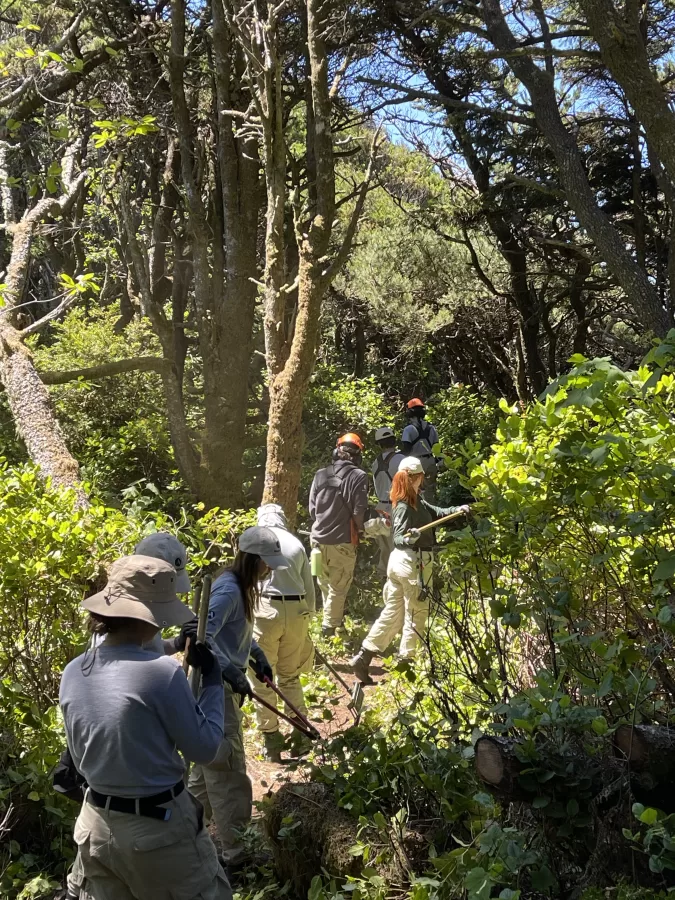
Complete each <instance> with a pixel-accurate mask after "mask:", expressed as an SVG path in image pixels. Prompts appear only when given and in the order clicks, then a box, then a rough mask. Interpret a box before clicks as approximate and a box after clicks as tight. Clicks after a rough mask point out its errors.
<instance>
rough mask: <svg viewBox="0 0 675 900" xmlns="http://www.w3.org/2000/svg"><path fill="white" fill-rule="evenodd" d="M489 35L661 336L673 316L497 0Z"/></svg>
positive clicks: (612, 264)
mask: <svg viewBox="0 0 675 900" xmlns="http://www.w3.org/2000/svg"><path fill="white" fill-rule="evenodd" d="M482 7H483V15H484V18H485V24H486V26H487V31H488V35H489V37H490V40H491V41H492V43H493V44H494V46H495V47H496V48H497V49H498V50H499V51H501V52H502V53H503V54H504V56H505V58H506V59H507V60H508V64H509V66H510V67H511V69H512V70H513V72H514V74H515V75H516V77H517V78H518V79H520V81H521V82H522V84H523V85H524V86H525V88H526V89H527V91H528V94H529V95H530V101H531V103H532V108H533V110H534V114H535V118H536V120H537V124H538V125H539V128H540V129H541V132H542V134H543V135H544V137H545V138H546V139H547V141H548V143H549V146H550V147H551V150H552V152H553V155H554V156H555V158H556V162H557V163H558V171H559V175H560V182H561V184H562V186H563V188H564V190H565V194H566V195H567V199H568V201H569V203H570V205H571V206H572V208H573V209H574V210H575V212H576V214H577V216H578V217H579V221H580V222H581V225H582V226H583V227H584V228H585V230H586V231H587V232H588V234H589V235H590V237H591V239H592V240H593V241H594V242H595V244H596V246H597V248H598V251H599V252H600V254H601V256H602V257H603V259H604V260H605V262H606V263H607V265H608V267H609V269H610V271H611V272H612V274H613V275H614V277H615V278H616V280H617V282H618V283H619V285H620V286H621V288H622V289H623V291H624V293H625V295H626V297H627V299H628V301H629V303H630V304H631V305H632V307H633V309H634V310H635V312H636V314H637V315H638V316H639V317H640V319H641V320H642V323H643V324H644V326H645V327H646V328H648V329H651V330H652V331H653V332H654V334H656V335H658V336H659V337H662V336H664V335H665V334H666V333H667V332H668V329H669V328H670V318H669V316H668V315H667V313H666V310H665V309H664V307H663V305H662V304H661V302H660V300H659V297H658V294H657V293H656V291H655V290H654V288H653V287H652V285H651V283H650V282H649V279H648V278H647V275H646V273H645V272H644V271H643V270H642V269H641V268H640V267H639V266H638V265H637V263H636V262H635V261H634V260H633V258H632V256H631V254H630V252H629V251H628V250H627V249H626V247H625V243H624V240H623V238H622V237H621V235H620V234H619V232H618V231H617V230H616V228H615V227H614V226H613V225H612V223H611V222H610V220H609V218H608V217H607V216H606V215H605V213H604V212H603V211H602V210H601V209H600V207H599V206H598V203H597V201H596V198H595V195H594V193H593V191H592V189H591V186H590V184H589V183H588V178H587V176H586V172H585V170H584V166H583V163H582V161H581V155H580V153H579V148H578V147H577V145H576V142H575V140H574V138H573V137H572V135H571V134H570V132H569V131H568V130H567V129H566V128H565V126H564V124H563V121H562V119H561V117H560V111H559V109H558V101H557V97H556V93H555V82H554V80H553V78H551V76H550V75H549V74H548V73H547V72H545V71H543V70H542V69H540V68H539V67H538V66H536V65H535V64H534V63H533V62H532V60H531V59H529V58H528V57H526V56H524V55H522V54H519V53H518V47H519V45H518V42H517V41H516V39H515V37H514V35H513V33H512V32H511V30H510V28H509V26H508V24H507V22H506V19H505V18H504V15H503V13H502V10H501V7H500V4H499V0H482Z"/></svg>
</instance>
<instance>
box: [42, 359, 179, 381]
mask: <svg viewBox="0 0 675 900" xmlns="http://www.w3.org/2000/svg"><path fill="white" fill-rule="evenodd" d="M169 368H170V363H169V362H168V360H166V359H162V358H161V357H158V356H138V357H135V358H133V359H118V360H115V361H113V362H108V363H101V365H99V366H88V367H86V368H84V369H71V370H69V371H65V372H58V371H54V372H38V375H39V376H40V381H42V383H43V384H68V383H69V382H71V381H78V380H79V379H82V380H83V381H95V380H97V379H98V378H109V377H110V376H112V375H123V374H124V373H125V372H159V373H160V374H161V373H162V372H164V371H166V370H167V369H169Z"/></svg>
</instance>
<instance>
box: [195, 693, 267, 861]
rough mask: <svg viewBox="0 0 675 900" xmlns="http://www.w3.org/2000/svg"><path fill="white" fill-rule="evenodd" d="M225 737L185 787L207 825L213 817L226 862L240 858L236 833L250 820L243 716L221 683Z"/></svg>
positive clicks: (239, 844) (232, 697) (249, 788)
mask: <svg viewBox="0 0 675 900" xmlns="http://www.w3.org/2000/svg"><path fill="white" fill-rule="evenodd" d="M223 691H224V693H225V721H224V732H225V736H224V737H223V740H222V742H221V744H220V747H219V748H218V753H217V754H216V758H215V759H214V760H213V761H212V762H210V763H209V764H208V765H207V766H195V767H194V768H193V769H192V772H191V773H190V780H189V783H188V787H189V788H190V791H191V792H192V793H193V794H194V795H195V797H196V798H197V800H199V802H200V803H201V804H202V806H203V807H204V817H205V820H206V821H207V822H208V821H209V819H211V818H213V821H214V822H215V823H216V829H217V831H218V838H219V840H220V843H221V846H222V848H223V858H224V860H225V862H226V863H232V862H236V861H237V859H239V858H240V857H241V856H242V855H243V852H244V851H243V848H242V846H241V838H240V835H239V832H240V831H244V829H245V828H247V826H248V825H249V823H250V821H251V813H252V810H253V790H252V787H251V781H250V779H249V777H248V775H247V774H246V751H245V749H244V734H243V731H242V720H243V713H242V711H241V709H240V708H239V695H238V694H233V693H232V688H231V687H230V685H229V684H228V683H227V682H225V683H224V684H223Z"/></svg>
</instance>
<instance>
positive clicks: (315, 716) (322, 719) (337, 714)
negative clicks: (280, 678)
mask: <svg viewBox="0 0 675 900" xmlns="http://www.w3.org/2000/svg"><path fill="white" fill-rule="evenodd" d="M326 653H327V652H326V651H325V650H323V651H322V655H324V656H326ZM350 657H351V654H349V655H346V656H335V655H329V656H327V658H328V661H329V662H330V664H331V665H332V666H333V668H334V669H335V670H336V671H337V672H339V674H340V675H341V677H342V678H343V679H344V681H345V682H346V684H348V685H349V688H350V691H351V689H352V688H353V687H354V684H355V683H356V678H355V677H354V675H353V674H352V671H351V668H350V665H349V660H350ZM371 674H372V677H373V680H374V681H375V685H373V686H371V687H366V688H365V689H364V694H365V697H364V702H363V709H362V712H365V710H366V709H367V707H368V696H369V693H370V692H372V691H373V690H374V688H375V686H376V685H377V683H378V682H379V681H380V680H381V679H382V677H383V676H384V669H383V668H382V667H381V665H380V660H379V659H378V658H375V659H374V660H373V663H372V666H371ZM304 690H305V697H306V701H307V706H308V709H309V719H310V721H311V722H312V724H313V725H315V726H316V728H317V730H318V731H319V733H320V734H321V737H322V738H323V739H324V740H330V739H331V738H333V737H336V736H337V735H338V734H340V733H341V732H343V731H345V730H346V729H347V728H349V727H350V726H351V725H352V724H353V722H354V716H353V714H352V712H351V711H350V709H349V708H348V704H349V702H350V700H351V694H347V693H346V692H345V690H344V688H343V687H342V686H341V685H340V684H338V683H337V682H336V680H335V678H334V677H333V676H332V675H331V674H330V673H329V672H328V670H327V669H326V667H325V666H323V665H322V664H320V663H317V665H316V666H315V668H314V669H313V670H312V672H311V673H309V675H308V676H307V684H306V685H305V688H304ZM246 713H247V716H246V721H245V733H244V734H245V741H246V767H247V772H248V776H249V778H250V779H251V783H252V785H253V802H254V804H255V803H258V802H260V801H262V800H263V798H264V797H266V796H269V795H271V794H273V793H275V792H276V791H277V790H278V789H279V788H280V787H281V785H282V784H285V783H286V782H293V781H302V780H304V778H305V777H306V775H305V772H306V767H305V766H304V765H303V762H302V760H296V759H291V758H290V757H289V756H288V754H287V753H284V754H282V759H283V760H284V762H282V763H272V762H267V761H266V760H265V759H264V757H263V749H262V748H263V742H262V736H261V734H260V732H259V731H258V729H257V727H256V722H255V710H254V707H253V704H252V703H249V704H247V708H246ZM281 724H282V726H283V724H284V723H283V722H282V723H281ZM289 730H290V726H289Z"/></svg>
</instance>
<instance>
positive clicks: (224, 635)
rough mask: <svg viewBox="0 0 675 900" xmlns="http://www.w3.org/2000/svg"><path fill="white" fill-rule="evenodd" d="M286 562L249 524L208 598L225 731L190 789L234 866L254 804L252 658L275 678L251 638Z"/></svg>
mask: <svg viewBox="0 0 675 900" xmlns="http://www.w3.org/2000/svg"><path fill="white" fill-rule="evenodd" d="M288 565H289V564H288V561H287V560H286V558H285V557H284V556H283V555H282V553H281V545H280V543H279V538H278V537H277V536H276V534H275V533H274V532H273V531H272V530H271V529H270V528H261V527H257V526H254V527H253V528H247V529H246V531H244V532H243V533H242V534H241V536H240V538H239V548H238V552H237V555H236V556H235V558H234V562H233V563H232V565H231V566H230V567H229V568H227V569H225V571H224V572H223V573H222V574H221V575H220V576H219V577H218V578H217V579H216V580H215V581H214V583H213V589H212V591H211V598H210V600H209V617H208V623H207V626H206V636H207V638H208V640H209V643H210V645H211V646H212V647H213V649H214V652H215V654H216V656H217V657H218V662H219V663H220V668H221V669H222V673H223V691H224V699H225V735H224V737H223V740H222V743H221V745H220V747H219V748H218V753H217V754H216V757H215V759H214V760H213V761H212V762H209V763H208V764H206V765H200V766H195V767H194V769H193V770H192V773H191V775H190V790H191V791H192V793H193V794H194V795H195V797H197V799H198V800H200V801H201V803H203V805H204V809H205V812H206V818H207V819H210V818H211V817H212V816H213V819H214V821H215V823H216V829H217V831H218V838H219V840H220V844H221V847H222V853H223V856H222V859H223V862H224V863H225V864H226V865H227V866H228V868H229V869H232V870H233V869H235V868H237V867H238V866H239V865H241V863H242V862H243V861H244V859H245V852H244V849H243V847H242V844H241V836H240V835H241V832H242V831H243V830H244V829H245V828H246V827H247V825H248V824H249V822H250V820H251V812H252V809H253V793H252V790H251V782H250V780H249V777H248V775H247V774H246V752H245V750H244V735H243V732H242V713H241V709H240V707H241V704H242V702H243V700H244V698H245V697H246V696H247V695H249V696H250V694H251V686H250V685H249V683H248V679H247V677H246V669H247V667H248V665H249V659H250V660H251V662H250V665H251V667H252V668H253V671H254V672H255V674H256V676H257V677H258V678H259V679H260V680H261V681H262V680H263V679H264V678H265V677H267V678H270V679H273V678H274V673H273V671H272V667H271V666H270V664H269V662H268V661H267V657H266V656H265V654H264V653H263V651H262V650H261V649H260V647H259V646H258V644H257V643H256V642H255V640H253V624H254V620H255V608H256V606H257V605H258V602H259V599H260V582H261V581H263V580H264V578H265V576H266V574H267V572H268V571H269V570H270V569H283V568H288ZM186 631H187V630H186V629H184V633H185V632H186Z"/></svg>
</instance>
